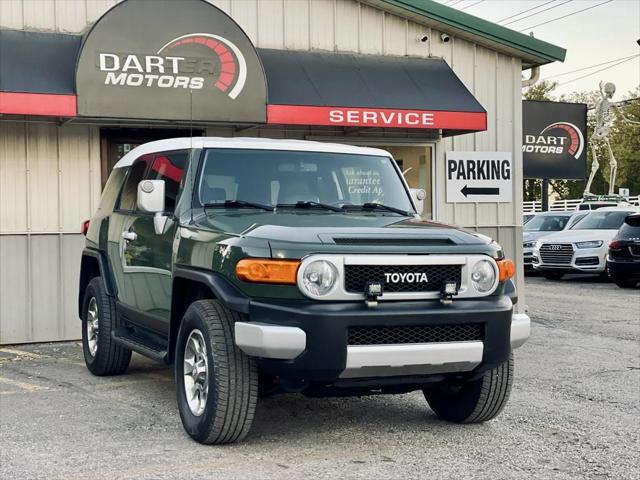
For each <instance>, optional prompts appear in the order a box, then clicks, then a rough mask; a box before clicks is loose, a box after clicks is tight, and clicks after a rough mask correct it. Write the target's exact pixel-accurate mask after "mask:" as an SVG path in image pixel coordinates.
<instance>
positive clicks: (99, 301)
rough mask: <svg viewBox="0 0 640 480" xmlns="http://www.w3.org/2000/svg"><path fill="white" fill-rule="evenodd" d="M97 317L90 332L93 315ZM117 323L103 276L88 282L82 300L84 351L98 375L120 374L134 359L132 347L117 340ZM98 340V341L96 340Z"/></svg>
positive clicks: (87, 362) (94, 372)
mask: <svg viewBox="0 0 640 480" xmlns="http://www.w3.org/2000/svg"><path fill="white" fill-rule="evenodd" d="M94 312H97V320H96V321H95V323H92V324H93V327H94V328H95V327H96V326H97V334H96V333H95V330H92V332H91V333H90V330H91V329H90V328H88V327H89V325H88V324H89V317H90V316H91V317H92V318H95V314H94ZM116 327H117V317H116V312H115V308H114V306H113V301H112V300H111V298H109V296H108V295H107V294H106V293H105V291H104V286H103V283H102V278H101V277H94V278H93V279H91V281H90V282H89V285H87V289H86V291H85V294H84V300H83V302H82V351H83V353H84V362H85V364H86V365H87V368H88V369H89V371H90V372H91V373H93V374H94V375H97V376H100V377H102V376H107V375H119V374H122V373H124V372H126V370H127V367H128V366H129V362H130V361H131V350H129V349H127V348H125V347H123V346H121V345H119V344H117V343H116V342H115V341H114V340H113V338H111V331H112V330H114V329H115V328H116ZM94 340H95V343H94Z"/></svg>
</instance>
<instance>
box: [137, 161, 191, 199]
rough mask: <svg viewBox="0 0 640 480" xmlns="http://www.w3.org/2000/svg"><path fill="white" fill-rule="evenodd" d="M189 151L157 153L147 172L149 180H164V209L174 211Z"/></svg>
mask: <svg viewBox="0 0 640 480" xmlns="http://www.w3.org/2000/svg"><path fill="white" fill-rule="evenodd" d="M188 158H189V152H188V151H186V150H183V151H179V152H162V153H157V154H156V155H155V158H154V160H153V163H152V164H151V169H150V170H149V173H148V174H147V177H146V178H147V179H149V180H164V210H165V212H173V211H174V210H175V208H176V200H177V198H178V192H179V190H180V183H181V182H182V175H183V172H184V169H185V167H186V165H187V160H188Z"/></svg>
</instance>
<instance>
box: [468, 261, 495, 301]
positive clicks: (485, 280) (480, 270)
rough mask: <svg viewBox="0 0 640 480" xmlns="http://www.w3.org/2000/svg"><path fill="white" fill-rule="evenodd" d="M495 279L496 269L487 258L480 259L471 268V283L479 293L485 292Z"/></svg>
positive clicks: (489, 288)
mask: <svg viewBox="0 0 640 480" xmlns="http://www.w3.org/2000/svg"><path fill="white" fill-rule="evenodd" d="M495 281H496V270H495V268H493V265H492V264H491V262H489V261H488V260H480V261H479V262H478V263H476V264H475V265H474V266H473V269H472V270H471V283H473V288H475V289H476V291H478V292H480V293H487V292H488V291H489V290H491V287H493V284H494V283H495Z"/></svg>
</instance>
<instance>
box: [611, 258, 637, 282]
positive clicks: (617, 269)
mask: <svg viewBox="0 0 640 480" xmlns="http://www.w3.org/2000/svg"><path fill="white" fill-rule="evenodd" d="M609 271H610V272H611V274H612V275H622V276H624V277H628V278H640V260H635V259H631V260H627V261H623V260H620V259H613V258H609Z"/></svg>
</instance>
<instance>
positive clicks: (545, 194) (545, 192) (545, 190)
mask: <svg viewBox="0 0 640 480" xmlns="http://www.w3.org/2000/svg"><path fill="white" fill-rule="evenodd" d="M542 211H543V212H548V211H549V179H548V178H543V179H542Z"/></svg>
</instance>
